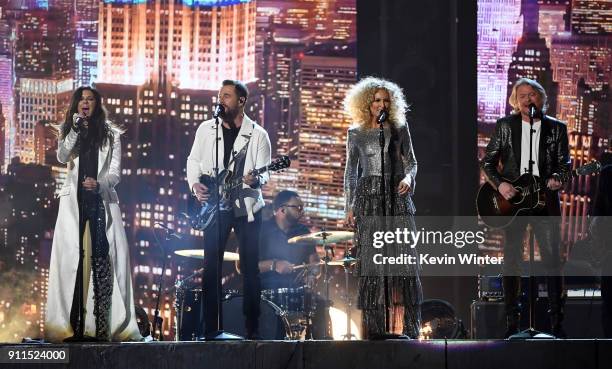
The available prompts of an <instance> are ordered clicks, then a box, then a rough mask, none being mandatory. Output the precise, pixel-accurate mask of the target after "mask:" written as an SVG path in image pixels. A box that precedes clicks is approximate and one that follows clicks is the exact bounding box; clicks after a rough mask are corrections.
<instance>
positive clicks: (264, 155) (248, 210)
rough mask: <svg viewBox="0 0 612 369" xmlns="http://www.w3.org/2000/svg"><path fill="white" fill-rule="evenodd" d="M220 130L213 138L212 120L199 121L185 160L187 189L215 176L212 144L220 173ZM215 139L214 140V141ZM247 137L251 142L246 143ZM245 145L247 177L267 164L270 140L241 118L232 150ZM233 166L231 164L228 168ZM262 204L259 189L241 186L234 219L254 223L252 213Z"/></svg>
mask: <svg viewBox="0 0 612 369" xmlns="http://www.w3.org/2000/svg"><path fill="white" fill-rule="evenodd" d="M222 129H223V128H222V127H219V136H218V137H216V136H215V132H216V127H215V120H214V119H210V120H207V121H205V122H202V124H200V126H199V127H198V130H197V131H196V136H195V140H194V142H193V146H192V147H191V153H190V154H189V157H188V158H187V182H188V183H189V190H190V191H191V189H192V188H193V185H194V184H196V183H198V182H199V180H200V176H201V175H202V174H207V175H210V176H213V177H214V174H215V145H216V148H217V151H218V153H219V167H220V169H219V172H221V171H222V170H223V158H224V155H225V152H224V145H223V132H222ZM215 138H216V139H215ZM249 138H250V140H249ZM246 144H248V145H249V146H248V149H247V151H246V158H245V162H244V171H243V173H242V174H241V175H246V174H248V173H249V172H250V171H252V170H253V169H259V168H261V167H264V166H266V165H269V164H270V151H271V145H270V138H269V137H268V133H267V132H266V131H265V130H264V129H263V127H261V126H260V125H258V124H257V123H255V122H254V121H253V120H252V119H251V118H249V117H247V116H246V115H245V116H244V119H243V121H242V125H241V126H240V131H239V132H238V137H236V141H235V142H234V146H233V151H234V152H239V151H240V150H241V149H242V148H243V147H244V145H246ZM231 167H232V165H230V169H232V168H231ZM269 178H270V176H269V174H268V173H267V172H266V173H264V174H262V176H261V177H260V180H259V181H260V184H261V185H262V186H263V185H264V184H265V183H266V182H268V179H269ZM264 205H265V203H264V201H263V196H262V194H261V186H260V188H251V187H250V186H248V185H246V184H243V185H242V188H241V189H240V192H239V195H238V196H237V199H236V201H235V203H234V214H235V215H237V216H241V215H246V216H247V217H248V221H249V222H252V221H253V220H254V216H253V214H255V213H257V212H258V211H259V210H261V208H263V207H264Z"/></svg>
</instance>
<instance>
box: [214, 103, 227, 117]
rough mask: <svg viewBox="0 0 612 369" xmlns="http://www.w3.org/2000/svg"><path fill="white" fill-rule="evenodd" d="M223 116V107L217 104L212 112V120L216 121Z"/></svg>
mask: <svg viewBox="0 0 612 369" xmlns="http://www.w3.org/2000/svg"><path fill="white" fill-rule="evenodd" d="M223 114H225V108H224V107H223V105H221V104H217V106H215V109H214V110H213V118H215V119H217V118H219V117H222V116H223Z"/></svg>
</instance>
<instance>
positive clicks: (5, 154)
mask: <svg viewBox="0 0 612 369" xmlns="http://www.w3.org/2000/svg"><path fill="white" fill-rule="evenodd" d="M14 106H15V104H14V100H13V61H12V58H11V56H10V55H2V54H0V107H1V108H2V116H3V117H4V134H3V135H2V136H0V140H2V142H3V144H2V147H4V150H2V151H0V155H1V156H2V162H4V163H5V164H4V165H3V166H2V167H0V172H2V173H3V172H4V169H5V165H8V163H9V161H10V158H11V154H12V148H13V145H14V144H13V141H12V135H11V131H12V130H13V127H14V125H13V122H14V118H15V116H14V112H15V110H14Z"/></svg>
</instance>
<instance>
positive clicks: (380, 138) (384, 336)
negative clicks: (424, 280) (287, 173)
mask: <svg viewBox="0 0 612 369" xmlns="http://www.w3.org/2000/svg"><path fill="white" fill-rule="evenodd" d="M385 120H387V115H386V112H385V111H384V110H383V112H381V114H380V115H379V117H378V119H377V122H378V126H379V131H378V143H379V145H380V175H381V178H380V195H381V203H382V217H383V220H384V224H387V220H386V216H387V199H386V187H385V126H384V123H385ZM382 278H383V288H384V289H385V333H384V334H382V335H379V336H376V337H373V338H372V339H377V340H387V339H407V338H408V337H406V336H404V335H401V334H395V333H391V319H390V316H389V315H390V314H389V308H390V306H391V304H390V301H389V300H390V297H389V281H388V278H387V276H386V275H383V276H382Z"/></svg>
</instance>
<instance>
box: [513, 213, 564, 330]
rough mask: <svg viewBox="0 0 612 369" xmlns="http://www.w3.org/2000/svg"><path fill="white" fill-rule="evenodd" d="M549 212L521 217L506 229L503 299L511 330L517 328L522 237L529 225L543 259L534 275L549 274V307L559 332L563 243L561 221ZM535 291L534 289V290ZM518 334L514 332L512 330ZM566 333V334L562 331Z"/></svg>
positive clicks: (547, 283)
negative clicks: (561, 251)
mask: <svg viewBox="0 0 612 369" xmlns="http://www.w3.org/2000/svg"><path fill="white" fill-rule="evenodd" d="M546 215H547V212H546V211H541V212H538V213H537V214H534V215H532V216H518V217H516V219H515V220H514V222H513V223H512V224H511V225H510V226H509V227H508V228H507V229H506V243H505V244H504V267H503V272H504V279H503V288H504V302H505V306H506V316H507V318H508V321H507V324H508V327H509V328H512V330H515V329H518V324H519V321H518V316H519V313H520V306H519V297H520V276H521V269H520V264H521V262H522V260H523V236H524V235H525V230H526V228H527V225H528V224H531V226H532V227H533V233H534V236H535V239H536V240H537V241H538V245H539V249H540V255H541V259H542V262H541V263H539V265H537V264H538V263H536V266H535V267H534V269H533V271H532V273H533V274H532V275H533V276H546V287H547V290H548V299H549V307H550V310H549V312H550V316H551V322H552V323H551V324H552V328H553V334H555V335H558V334H560V333H561V331H556V329H558V328H560V325H561V321H562V320H563V307H564V302H565V301H564V300H565V299H564V292H563V290H564V288H563V276H562V274H561V255H560V250H559V246H560V243H561V234H560V223H559V217H557V216H550V217H549V216H546ZM531 292H532V293H533V291H531ZM509 333H515V332H509ZM563 334H564V333H563Z"/></svg>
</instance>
